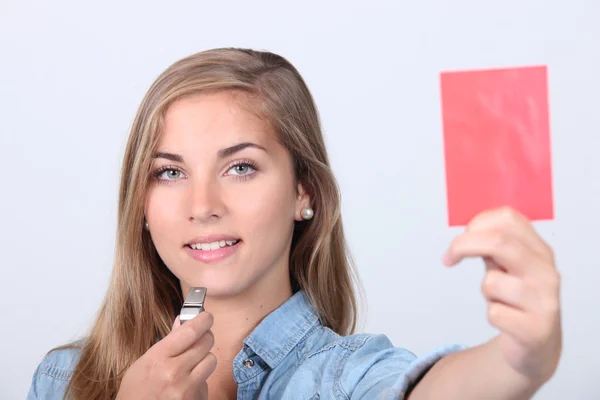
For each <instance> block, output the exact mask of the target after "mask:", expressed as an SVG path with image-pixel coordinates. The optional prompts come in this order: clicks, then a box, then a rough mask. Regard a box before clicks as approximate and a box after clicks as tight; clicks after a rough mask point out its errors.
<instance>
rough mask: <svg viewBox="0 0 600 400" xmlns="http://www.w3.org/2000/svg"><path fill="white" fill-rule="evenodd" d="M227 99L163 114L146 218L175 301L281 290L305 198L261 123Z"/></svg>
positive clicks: (182, 103) (200, 99)
mask: <svg viewBox="0 0 600 400" xmlns="http://www.w3.org/2000/svg"><path fill="white" fill-rule="evenodd" d="M238 104H239V103H237V101H236V100H235V98H234V97H233V95H232V94H231V93H216V94H202V95H197V96H194V97H189V98H185V99H181V100H179V101H177V102H175V103H174V104H173V105H172V106H171V107H170V108H169V110H168V111H167V114H166V118H165V126H164V132H162V137H161V140H160V143H159V146H158V151H157V153H156V154H155V155H154V160H153V167H152V170H153V178H154V179H153V182H152V183H151V185H150V189H149V193H148V197H147V201H146V211H145V212H146V220H147V221H148V225H149V230H150V234H151V236H152V240H153V242H154V245H155V246H156V249H157V251H158V253H159V255H160V257H161V258H162V260H163V261H164V262H165V264H166V265H167V267H168V268H169V269H170V270H171V271H172V272H173V273H174V274H175V275H176V276H177V277H178V278H179V279H180V281H181V286H182V289H183V292H184V294H185V293H187V290H188V289H189V287H191V286H205V287H207V288H208V293H209V295H210V296H214V297H222V296H232V295H238V294H242V293H243V292H246V291H251V292H254V291H258V292H260V291H263V290H266V291H268V292H271V291H273V290H275V291H276V290H278V288H284V290H285V288H288V290H289V272H288V258H289V250H290V244H291V238H292V232H293V225H294V220H299V219H300V216H301V211H302V208H304V207H308V206H309V199H308V197H307V196H306V195H301V193H302V188H301V187H300V186H299V185H297V184H296V181H295V177H294V170H293V165H292V160H291V157H290V155H289V153H288V152H287V151H286V149H285V148H284V147H283V146H281V145H280V144H279V143H278V142H277V140H276V138H275V135H274V133H273V132H271V131H270V130H269V129H268V128H267V126H266V124H264V123H263V122H262V121H261V120H260V119H258V118H257V117H256V116H254V115H253V114H251V113H249V112H247V111H243V109H242V108H241V107H239V106H238Z"/></svg>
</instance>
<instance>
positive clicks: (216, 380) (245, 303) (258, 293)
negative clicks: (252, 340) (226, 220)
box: [182, 269, 292, 398]
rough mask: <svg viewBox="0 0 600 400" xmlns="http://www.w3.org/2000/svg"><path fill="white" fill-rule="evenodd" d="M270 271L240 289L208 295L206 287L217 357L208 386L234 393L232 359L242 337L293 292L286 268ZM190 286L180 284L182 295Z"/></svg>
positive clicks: (238, 349)
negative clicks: (276, 271)
mask: <svg viewBox="0 0 600 400" xmlns="http://www.w3.org/2000/svg"><path fill="white" fill-rule="evenodd" d="M273 275H274V276H269V277H266V279H263V280H260V281H259V282H256V283H255V284H254V285H251V286H250V287H249V288H247V289H246V290H244V291H242V292H240V293H235V294H227V295H214V294H213V296H211V290H210V288H208V293H207V295H206V304H205V309H206V311H208V312H210V313H212V314H213V316H214V322H213V326H212V328H211V331H212V333H213V336H214V339H215V342H214V346H213V348H212V350H211V352H212V353H213V354H214V355H215V356H216V358H217V369H216V370H215V372H213V374H212V375H211V376H210V377H209V379H208V380H207V382H208V383H209V388H210V387H211V386H212V387H219V388H221V389H220V390H223V391H227V392H230V394H232V395H234V394H235V393H236V390H237V389H236V388H237V386H236V384H235V382H234V380H233V361H234V359H235V357H236V356H237V355H238V353H239V352H240V350H241V349H242V347H243V343H244V340H245V339H246V337H248V335H250V333H251V332H252V331H253V330H254V328H256V326H257V325H258V324H259V323H260V322H261V321H262V320H263V319H264V318H265V317H266V316H267V315H269V314H270V313H271V312H272V311H273V310H275V309H276V308H277V307H279V306H280V305H281V304H283V303H284V302H285V301H286V300H287V299H289V298H290V297H291V296H292V288H291V282H290V279H289V274H288V272H287V270H285V269H282V272H281V273H275V274H273ZM189 289H190V288H189V286H187V285H184V284H182V291H183V294H184V296H185V295H187V293H188V292H189ZM226 388H228V389H226ZM234 398H235V396H234Z"/></svg>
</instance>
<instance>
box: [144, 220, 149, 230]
mask: <svg viewBox="0 0 600 400" xmlns="http://www.w3.org/2000/svg"><path fill="white" fill-rule="evenodd" d="M144 227H145V228H146V230H147V231H149V230H150V225H148V221H145V222H144Z"/></svg>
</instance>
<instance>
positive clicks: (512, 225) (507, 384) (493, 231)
mask: <svg viewBox="0 0 600 400" xmlns="http://www.w3.org/2000/svg"><path fill="white" fill-rule="evenodd" d="M469 257H481V258H482V259H483V260H484V262H485V266H486V273H485V277H484V279H483V282H482V285H481V291H482V294H483V296H484V298H485V299H486V301H487V306H488V320H489V322H490V324H491V325H493V326H494V327H496V328H498V330H499V331H500V333H499V334H498V336H496V337H495V338H493V339H492V340H491V341H489V342H487V343H485V344H482V345H480V346H477V347H474V348H471V349H468V350H465V351H461V352H457V353H455V354H452V355H450V356H448V357H445V358H444V359H442V360H441V361H440V362H438V363H437V364H436V365H434V366H433V367H432V368H431V370H430V371H429V372H428V373H427V374H426V375H425V377H424V378H423V379H422V380H421V381H420V382H419V383H418V384H417V385H416V387H415V390H414V391H413V392H412V394H411V395H410V397H409V398H410V399H411V400H419V399H432V398H434V399H437V398H444V399H479V398H485V399H489V400H495V399H502V400H509V399H510V400H517V399H529V398H531V396H533V395H534V394H535V393H536V392H537V390H538V389H539V388H540V387H541V386H542V385H543V384H544V383H546V382H547V381H548V380H549V379H550V378H551V377H552V376H553V374H554V372H555V371H556V368H557V366H558V362H559V359H560V355H561V351H562V328H561V312H560V275H559V273H558V272H557V270H556V266H555V261H554V254H553V251H552V249H551V248H550V246H548V244H547V243H546V242H545V241H544V240H542V238H541V237H540V236H539V235H538V234H537V233H536V231H535V230H534V229H533V226H532V224H531V223H530V222H529V221H528V220H527V219H526V218H525V217H524V216H523V215H521V214H520V213H518V212H517V211H515V210H513V209H511V208H506V207H503V208H500V209H495V210H489V211H485V212H482V213H481V214H479V215H477V216H476V217H475V218H473V220H472V221H471V222H470V223H469V224H468V226H467V229H466V231H465V232H464V233H462V234H460V235H458V236H457V237H456V238H455V239H454V240H453V241H452V243H451V244H450V247H449V249H448V250H447V252H446V253H445V255H444V257H443V261H444V264H445V265H447V266H449V267H453V266H455V265H457V264H458V263H460V261H461V260H463V259H465V258H469Z"/></svg>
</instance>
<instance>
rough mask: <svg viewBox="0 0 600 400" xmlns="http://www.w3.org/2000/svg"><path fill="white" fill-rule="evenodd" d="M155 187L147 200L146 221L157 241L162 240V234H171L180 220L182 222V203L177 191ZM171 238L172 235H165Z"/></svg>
mask: <svg viewBox="0 0 600 400" xmlns="http://www.w3.org/2000/svg"><path fill="white" fill-rule="evenodd" d="M170 189H172V188H169V187H166V188H164V187H161V186H155V187H153V188H151V189H150V191H149V192H148V197H147V200H146V219H147V220H148V224H149V225H150V228H151V230H152V236H153V238H154V240H155V241H157V240H161V235H160V233H161V232H169V231H171V228H172V227H173V225H174V224H175V223H177V221H178V220H181V209H180V208H181V206H180V205H181V201H180V196H177V193H178V191H177V190H170ZM165 236H171V235H165Z"/></svg>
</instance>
